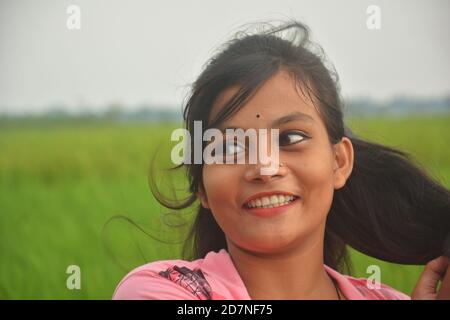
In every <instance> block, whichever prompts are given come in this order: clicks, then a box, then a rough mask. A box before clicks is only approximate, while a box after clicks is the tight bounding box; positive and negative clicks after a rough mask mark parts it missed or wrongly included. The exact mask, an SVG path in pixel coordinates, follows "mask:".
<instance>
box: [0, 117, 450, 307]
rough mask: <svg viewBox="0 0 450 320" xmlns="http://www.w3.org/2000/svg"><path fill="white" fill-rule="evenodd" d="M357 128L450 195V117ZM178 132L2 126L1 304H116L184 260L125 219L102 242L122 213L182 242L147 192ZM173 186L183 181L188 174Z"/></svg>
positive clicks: (394, 273)
mask: <svg viewBox="0 0 450 320" xmlns="http://www.w3.org/2000/svg"><path fill="white" fill-rule="evenodd" d="M349 123H350V126H351V127H352V129H353V130H354V131H355V132H356V133H359V134H360V135H362V136H364V137H367V138H370V139H372V140H375V141H379V142H382V143H385V144H388V145H392V146H396V147H399V148H401V149H403V150H406V151H409V152H410V153H411V154H413V155H414V156H415V157H416V158H417V159H418V160H419V162H420V163H422V164H423V165H424V166H425V167H426V168H427V169H428V170H429V171H430V172H431V173H432V174H433V175H434V176H436V177H437V178H438V179H440V181H442V182H443V183H444V184H445V185H446V186H447V187H450V183H449V181H450V142H449V139H448V137H449V136H450V117H441V118H414V119H351V120H350V121H349ZM174 127H175V125H173V124H172V125H150V124H148V125H142V124H141V125H120V124H111V123H110V124H108V123H104V124H98V123H97V124H95V123H90V124H89V123H87V124H70V123H69V124H64V125H58V124H53V125H52V124H50V125H49V124H47V125H45V126H42V125H39V124H34V125H33V124H31V125H30V124H27V125H20V124H11V123H9V124H7V125H5V124H2V125H1V126H0V298H3V299H19V298H23V299H33V298H40V299H53V298H56V299H94V298H97V299H110V298H111V295H112V293H113V290H114V288H115V286H116V285H117V283H118V281H119V280H120V279H121V278H122V277H123V276H124V274H125V273H126V272H127V271H129V270H130V269H131V268H133V267H135V266H138V265H141V264H143V263H145V262H146V261H152V260H155V259H170V258H176V257H177V255H178V253H179V248H180V246H179V245H169V244H163V243H161V242H158V241H155V240H152V239H151V238H149V237H147V236H146V235H145V234H143V233H141V232H139V231H138V230H137V229H136V228H134V227H132V226H131V225H130V224H128V223H126V222H125V221H124V220H113V221H112V222H111V223H110V224H108V226H107V228H106V231H105V233H104V241H102V229H103V227H104V226H105V224H106V222H107V221H108V219H109V218H110V217H112V216H114V215H118V214H122V215H126V216H128V217H130V218H132V219H134V220H136V221H137V222H138V223H139V224H141V225H142V226H143V227H144V228H145V230H147V231H149V232H151V233H152V234H154V235H156V236H158V237H161V238H164V239H166V240H168V241H175V240H177V239H179V238H180V236H179V235H178V234H177V233H176V232H174V231H170V232H168V230H167V229H164V228H161V226H162V223H161V221H160V214H161V212H162V211H161V208H160V206H159V205H157V203H156V201H155V200H154V198H153V196H152V195H151V192H150V191H149V188H148V184H147V174H148V169H149V161H150V159H151V157H152V154H153V152H154V151H155V147H156V145H157V144H158V143H159V142H162V143H165V144H166V147H165V149H164V150H162V152H161V157H160V160H159V164H160V165H163V164H164V163H168V152H167V151H169V150H170V146H169V145H167V142H168V141H170V133H171V130H172V129H173V128H174ZM174 179H175V181H177V183H182V177H181V176H179V175H176V176H174ZM165 181H166V180H164V182H165ZM166 188H167V186H166ZM179 189H182V188H179ZM166 190H167V189H166ZM179 195H182V191H180V194H179ZM187 213H188V212H187ZM104 243H106V245H107V246H106V247H105V246H104ZM107 249H109V250H110V252H112V253H113V257H114V259H112V257H111V255H109V254H108V251H107ZM352 256H353V261H354V266H355V271H356V272H355V275H356V276H358V277H367V276H368V274H367V273H366V272H365V270H366V268H367V266H368V265H371V264H378V265H380V267H381V270H382V279H381V280H382V282H383V283H386V284H388V285H391V286H393V287H395V288H397V289H399V290H401V291H403V292H406V293H408V294H409V293H410V291H411V289H412V288H413V286H414V284H415V282H416V280H417V278H418V275H419V273H420V271H421V270H422V267H416V266H406V267H405V266H398V265H393V264H389V263H385V262H381V261H377V260H375V259H372V258H369V257H366V256H364V255H362V254H359V253H356V252H354V253H353V254H352ZM71 264H75V265H78V266H80V268H81V290H68V289H67V288H66V279H67V277H68V274H66V269H67V267H68V266H69V265H71Z"/></svg>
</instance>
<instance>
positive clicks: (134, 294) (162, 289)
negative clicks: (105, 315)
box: [113, 259, 201, 300]
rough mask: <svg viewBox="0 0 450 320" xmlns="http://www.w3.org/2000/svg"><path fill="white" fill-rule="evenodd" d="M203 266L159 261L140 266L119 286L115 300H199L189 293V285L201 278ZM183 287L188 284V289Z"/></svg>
mask: <svg viewBox="0 0 450 320" xmlns="http://www.w3.org/2000/svg"><path fill="white" fill-rule="evenodd" d="M200 264H201V261H198V260H195V261H187V260H179V259H174V260H159V261H154V262H150V263H147V264H144V265H142V266H139V267H137V268H135V269H133V270H132V271H130V272H129V273H128V274H127V275H126V276H125V277H124V278H123V279H122V280H121V281H120V282H119V284H118V285H117V287H116V290H115V291H114V295H113V299H115V300H122V299H126V300H140V299H156V300H166V299H196V295H195V294H193V292H190V291H191V290H187V287H188V286H187V285H193V281H195V278H196V275H197V276H199V277H201V276H200V275H199V274H197V273H196V271H197V270H198V266H199V265H200ZM168 280H170V281H168ZM188 280H190V281H188ZM198 280H199V279H198ZM198 280H197V281H198ZM180 284H186V286H181V285H180Z"/></svg>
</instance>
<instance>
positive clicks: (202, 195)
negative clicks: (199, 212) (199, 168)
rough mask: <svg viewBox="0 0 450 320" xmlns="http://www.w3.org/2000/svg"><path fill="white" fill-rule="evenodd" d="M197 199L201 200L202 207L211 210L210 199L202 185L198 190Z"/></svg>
mask: <svg viewBox="0 0 450 320" xmlns="http://www.w3.org/2000/svg"><path fill="white" fill-rule="evenodd" d="M197 197H198V198H199V199H200V202H201V204H202V207H203V208H206V209H209V204H208V198H207V197H206V192H205V190H204V188H203V186H202V185H201V186H200V187H199V188H198V192H197Z"/></svg>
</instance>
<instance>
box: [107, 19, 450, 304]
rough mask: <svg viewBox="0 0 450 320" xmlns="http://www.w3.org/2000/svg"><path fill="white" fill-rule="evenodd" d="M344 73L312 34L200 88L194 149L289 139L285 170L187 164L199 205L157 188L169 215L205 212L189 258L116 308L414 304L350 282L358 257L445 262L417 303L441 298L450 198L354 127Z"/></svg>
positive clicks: (210, 67) (247, 43) (234, 54)
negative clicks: (200, 140) (210, 139)
mask: <svg viewBox="0 0 450 320" xmlns="http://www.w3.org/2000/svg"><path fill="white" fill-rule="evenodd" d="M286 32H291V36H292V37H291V38H289V39H287V38H286V36H285V35H284V34H285V33H286ZM333 70H334V69H333V68H332V67H326V61H325V59H324V57H323V53H322V51H321V48H320V47H319V46H317V45H315V44H313V43H312V42H311V41H310V40H309V32H308V28H307V27H306V26H305V25H303V24H301V23H299V22H295V21H294V22H289V23H287V24H285V25H282V26H281V27H272V28H271V29H270V30H268V31H261V32H259V33H254V34H245V33H240V34H239V35H238V36H237V37H236V38H234V39H233V40H232V41H230V42H228V43H226V45H225V47H224V48H223V50H221V51H220V52H219V53H218V54H216V55H215V56H214V57H213V58H212V59H211V60H210V61H209V63H208V64H207V65H206V67H205V69H204V70H203V72H202V73H201V75H200V76H199V78H198V79H197V80H196V81H195V83H194V85H193V87H192V92H191V95H190V98H189V100H188V101H187V104H186V106H185V110H184V119H185V122H186V128H187V130H189V132H190V133H191V135H192V136H194V134H195V133H194V121H201V123H202V124H203V130H206V129H208V128H218V129H220V130H222V131H223V132H225V128H242V129H244V130H247V129H250V128H252V129H256V130H260V129H277V130H278V132H279V139H278V141H277V145H278V148H279V149H278V151H279V162H278V163H277V170H275V171H274V172H272V173H271V174H262V170H261V168H262V167H264V165H263V164H262V163H261V162H257V163H253V164H250V163H245V164H237V163H235V164H217V163H216V164H203V163H202V164H185V165H184V166H185V167H186V169H187V172H188V177H189V182H190V192H191V196H190V198H189V199H188V200H187V201H186V202H184V203H182V204H178V205H174V204H171V203H170V202H168V201H166V200H164V199H162V198H161V195H160V194H158V192H157V190H156V187H155V186H152V190H154V191H155V190H156V191H155V195H156V196H157V198H158V199H159V200H160V201H161V203H162V204H163V205H165V206H166V207H168V208H172V209H184V208H187V207H189V206H191V205H195V204H197V202H196V201H197V200H199V203H198V212H197V215H196V217H195V221H194V224H193V226H192V229H191V231H190V235H189V240H190V241H188V242H187V243H186V247H185V252H186V253H187V254H188V256H187V257H186V260H165V261H157V262H153V263H149V264H146V265H144V266H141V267H139V268H137V269H135V270H133V271H132V272H130V273H129V274H128V275H127V276H126V277H125V278H124V279H123V280H122V281H121V282H120V284H119V285H118V287H117V289H116V291H115V293H114V299H409V297H408V296H407V295H405V294H403V293H401V292H398V291H396V290H394V289H392V288H390V287H388V286H386V285H383V284H379V285H378V286H375V287H373V286H370V285H368V284H367V281H366V279H356V278H354V277H351V276H346V275H343V274H342V273H341V272H342V271H343V270H344V267H345V266H346V263H347V260H346V259H347V249H346V248H347V247H346V246H347V245H348V246H351V247H353V248H355V249H357V250H359V251H361V252H363V253H365V254H367V255H370V256H372V257H375V258H378V259H383V260H386V261H390V262H394V263H404V264H426V263H428V262H429V261H431V260H433V259H434V260H433V261H432V262H430V263H428V265H427V267H426V269H425V271H424V273H423V275H422V277H421V279H420V281H419V282H418V285H417V287H416V290H415V291H414V295H415V296H413V298H425V299H434V298H436V292H435V291H436V290H435V288H436V285H437V282H438V281H439V280H440V279H442V278H444V273H445V270H447V268H448V259H447V258H446V257H440V256H442V255H444V254H446V253H447V254H448V249H449V245H448V239H449V230H450V192H449V190H447V189H445V188H444V187H443V186H442V185H440V184H439V183H438V182H436V181H434V180H433V179H431V178H430V177H429V176H427V175H426V174H425V173H424V172H423V171H422V170H421V169H420V168H418V167H417V166H415V165H414V164H413V162H412V161H411V160H410V159H409V157H408V155H407V154H406V153H404V152H402V151H399V150H395V149H392V148H389V147H386V146H382V145H379V144H375V143H371V142H368V141H365V140H363V139H361V138H358V137H356V136H355V135H353V134H352V133H351V132H350V130H348V128H346V127H345V125H344V120H343V112H342V106H343V102H342V100H341V97H340V94H339V85H338V77H337V75H336V73H335V72H334V71H333ZM202 136H203V135H202ZM191 143H192V145H191V150H194V148H195V146H194V143H195V139H192V142H191ZM222 143H223V145H222V146H223V148H224V154H223V155H224V157H227V156H232V157H239V156H242V155H244V156H245V154H246V152H247V151H248V148H247V147H248V146H247V145H245V144H244V145H240V144H239V143H238V142H237V141H236V140H235V139H234V138H231V139H230V138H229V137H227V135H226V134H225V133H224V137H223V142H222ZM205 147H206V144H204V145H203V146H202V148H205ZM192 162H193V161H191V163H192ZM381 271H382V270H381ZM448 278H449V277H446V279H448ZM447 282H448V281H447ZM442 287H443V288H444V287H448V283H446V284H445V286H444V285H443V286H442ZM430 288H431V289H430ZM443 297H446V296H443Z"/></svg>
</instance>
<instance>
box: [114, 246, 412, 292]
mask: <svg viewBox="0 0 450 320" xmlns="http://www.w3.org/2000/svg"><path fill="white" fill-rule="evenodd" d="M324 267H325V270H326V271H327V273H328V275H329V276H330V277H331V278H333V279H334V280H335V281H336V283H337V285H338V286H339V289H340V291H341V292H342V294H343V295H344V296H345V298H346V299H348V300H409V299H410V297H409V296H407V295H406V294H404V293H401V292H399V291H397V290H394V289H392V288H390V287H388V286H386V285H383V284H381V288H379V289H369V288H368V287H367V286H366V279H364V278H358V279H357V278H353V277H350V276H346V275H342V274H340V273H339V272H337V271H336V270H333V269H332V268H330V267H328V266H327V265H324ZM113 299H114V300H123V299H126V300H140V299H153V300H178V299H184V300H251V297H250V296H249V294H248V292H247V289H246V288H245V285H244V283H243V281H242V279H241V278H240V276H239V274H238V272H237V270H236V268H235V266H234V264H233V261H232V260H231V257H230V256H229V254H228V252H227V251H226V250H225V249H222V250H220V251H219V252H214V251H211V252H209V253H208V254H207V255H206V256H205V258H204V259H198V260H195V261H185V260H162V261H156V262H152V263H148V264H145V265H143V266H140V267H138V268H136V269H134V270H133V271H131V272H130V273H128V274H127V275H126V276H125V277H124V278H123V279H122V281H120V283H119V284H118V286H117V288H116V290H115V292H114V295H113Z"/></svg>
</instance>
